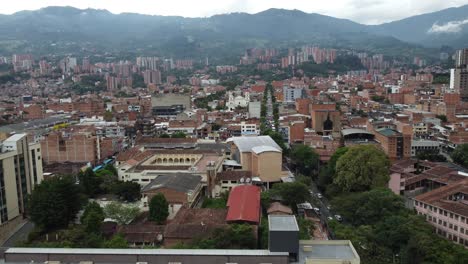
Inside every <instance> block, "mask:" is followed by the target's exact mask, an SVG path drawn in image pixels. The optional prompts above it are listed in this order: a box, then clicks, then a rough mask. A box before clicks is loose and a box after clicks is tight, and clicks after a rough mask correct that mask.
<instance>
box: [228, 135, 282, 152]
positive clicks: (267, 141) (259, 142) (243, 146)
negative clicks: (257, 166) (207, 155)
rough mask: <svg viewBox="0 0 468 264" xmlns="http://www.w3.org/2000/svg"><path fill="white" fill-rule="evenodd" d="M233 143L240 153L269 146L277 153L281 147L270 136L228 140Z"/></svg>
mask: <svg viewBox="0 0 468 264" xmlns="http://www.w3.org/2000/svg"><path fill="white" fill-rule="evenodd" d="M229 141H233V142H234V144H235V145H236V146H237V148H238V149H239V151H240V152H251V151H252V148H254V147H261V146H270V147H273V148H275V149H277V150H279V151H282V150H281V147H280V146H278V144H276V142H275V141H274V140H273V139H272V138H271V137H270V136H258V137H234V138H231V139H229V140H228V142H229Z"/></svg>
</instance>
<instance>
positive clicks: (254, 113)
mask: <svg viewBox="0 0 468 264" xmlns="http://www.w3.org/2000/svg"><path fill="white" fill-rule="evenodd" d="M261 106H262V102H260V101H255V102H249V117H250V118H260V117H261V116H260V112H261Z"/></svg>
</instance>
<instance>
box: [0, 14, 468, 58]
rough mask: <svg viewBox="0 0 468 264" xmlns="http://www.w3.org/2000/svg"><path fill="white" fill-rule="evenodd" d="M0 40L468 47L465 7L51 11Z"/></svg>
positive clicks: (17, 46)
mask: <svg viewBox="0 0 468 264" xmlns="http://www.w3.org/2000/svg"><path fill="white" fill-rule="evenodd" d="M0 36H1V37H0V54H1V53H12V52H16V51H17V50H21V51H35V52H39V53H48V52H57V51H63V52H73V51H77V50H93V49H102V50H107V51H118V50H127V51H135V52H140V51H148V50H149V51H154V52H168V53H171V54H177V55H180V56H184V55H187V56H189V55H193V54H194V53H197V54H201V53H210V54H214V55H216V54H217V53H219V54H224V53H226V52H227V51H235V52H239V51H241V50H242V49H244V48H246V47H262V46H265V47H268V46H277V47H281V46H284V47H286V46H289V45H291V44H318V45H327V46H332V47H338V48H339V47H342V48H358V49H362V50H370V51H375V52H384V53H386V54H389V55H392V54H397V53H399V52H401V51H402V50H404V51H405V52H410V53H414V54H418V53H420V52H422V51H423V50H425V48H440V47H441V46H450V47H453V48H461V47H464V46H468V5H466V6H462V7H458V8H449V9H445V10H442V11H438V12H434V13H429V14H424V15H419V16H414V17H410V18H406V19H403V20H399V21H394V22H390V23H385V24H381V25H372V26H370V25H363V24H359V23H356V22H353V21H351V20H347V19H339V18H334V17H330V16H325V15H320V14H315V13H311V14H309V13H305V12H302V11H299V10H284V9H269V10H266V11H263V12H260V13H256V14H247V13H230V14H222V15H215V16H212V17H208V18H184V17H177V16H157V15H155V16H152V15H141V14H134V13H122V14H112V13H110V12H109V11H107V10H98V9H77V8H73V7H46V8H42V9H39V10H35V11H20V12H17V13H14V14H12V15H0Z"/></svg>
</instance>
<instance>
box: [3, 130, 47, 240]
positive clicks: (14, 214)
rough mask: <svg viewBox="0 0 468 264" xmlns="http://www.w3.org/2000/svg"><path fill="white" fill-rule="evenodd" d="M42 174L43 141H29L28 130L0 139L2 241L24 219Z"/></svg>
mask: <svg viewBox="0 0 468 264" xmlns="http://www.w3.org/2000/svg"><path fill="white" fill-rule="evenodd" d="M42 177H43V172H42V158H41V146H40V144H38V143H29V141H28V137H27V135H26V134H16V135H13V136H11V137H9V138H7V139H5V140H4V141H3V142H0V242H3V241H4V240H5V239H7V238H8V237H9V235H11V233H12V232H13V231H15V227H16V226H17V225H18V224H20V223H21V222H22V221H23V216H22V215H24V214H25V213H26V199H27V195H28V194H30V193H31V191H32V190H33V189H34V186H35V185H36V184H39V183H40V182H41V181H42Z"/></svg>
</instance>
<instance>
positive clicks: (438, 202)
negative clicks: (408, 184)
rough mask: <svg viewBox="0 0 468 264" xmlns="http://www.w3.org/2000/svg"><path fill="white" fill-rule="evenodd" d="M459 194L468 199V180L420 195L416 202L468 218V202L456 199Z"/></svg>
mask: <svg viewBox="0 0 468 264" xmlns="http://www.w3.org/2000/svg"><path fill="white" fill-rule="evenodd" d="M459 193H463V194H464V197H468V179H463V180H461V181H458V182H457V183H454V184H450V185H447V186H444V187H440V188H438V189H435V190H433V191H430V192H427V193H424V194H421V195H418V196H416V197H415V200H417V201H420V202H423V203H426V204H430V205H433V206H436V207H440V208H442V209H445V210H447V211H451V212H454V213H456V214H459V215H463V216H468V201H467V200H462V199H460V200H455V199H454V195H456V194H459Z"/></svg>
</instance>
